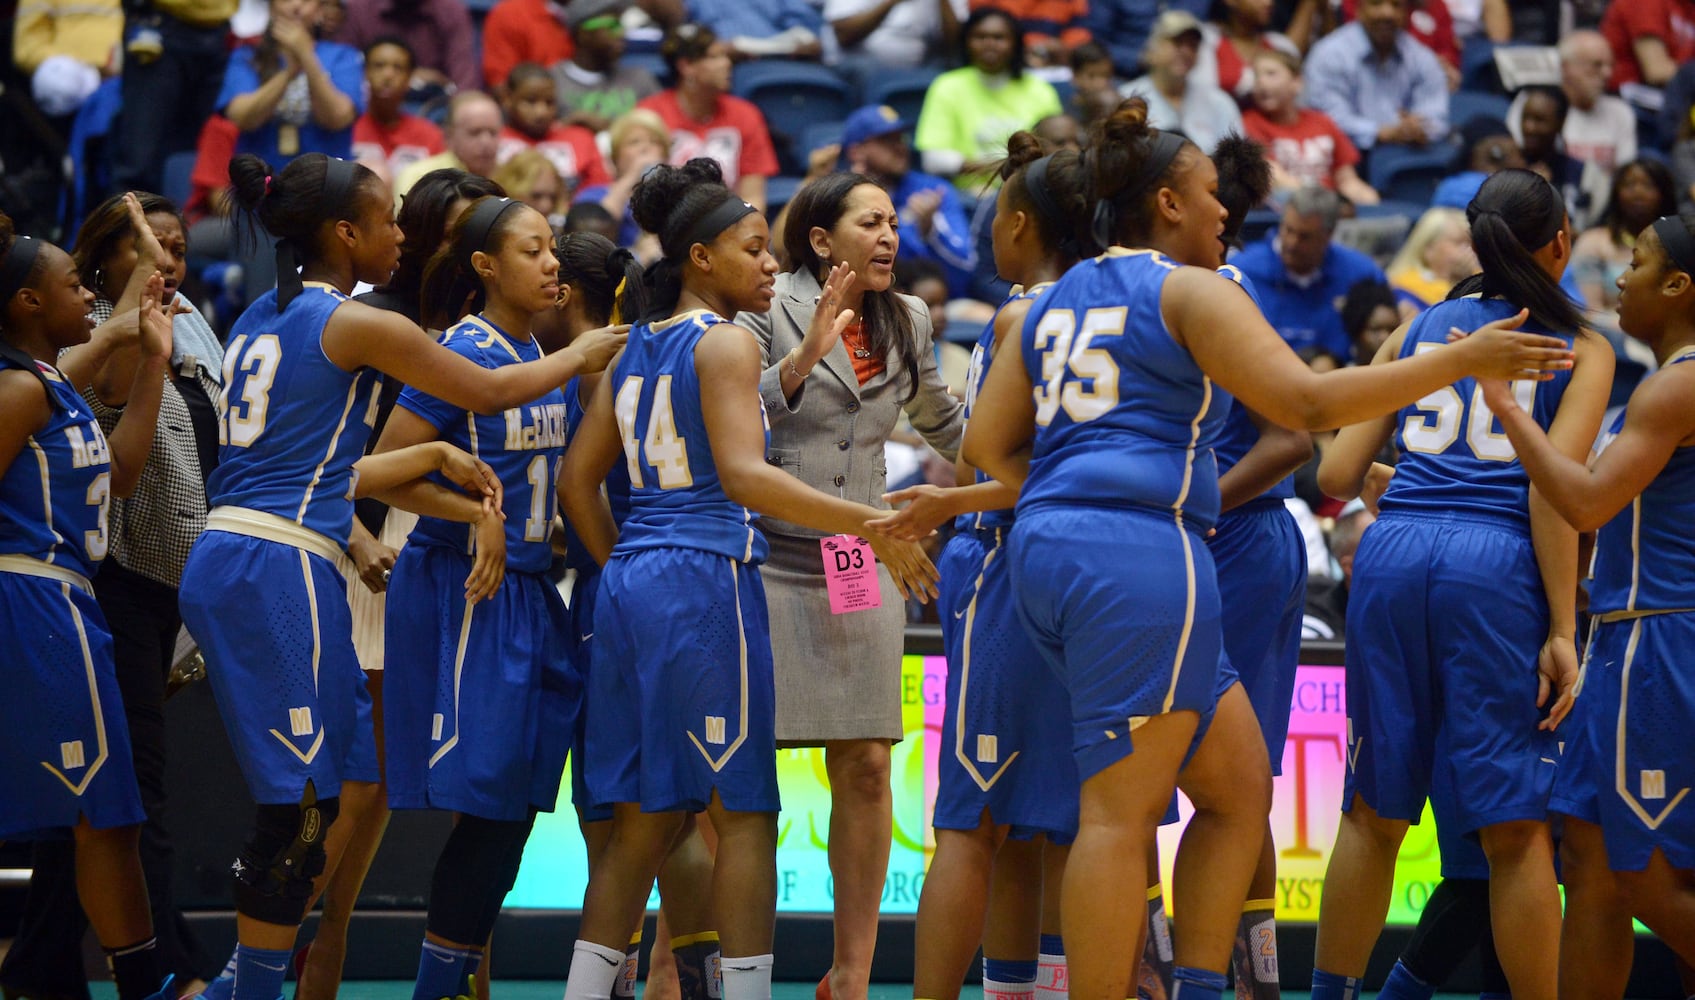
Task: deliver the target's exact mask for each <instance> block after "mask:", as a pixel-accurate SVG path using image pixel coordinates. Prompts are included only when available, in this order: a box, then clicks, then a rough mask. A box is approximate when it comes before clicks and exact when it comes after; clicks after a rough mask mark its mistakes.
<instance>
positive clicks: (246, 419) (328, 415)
mask: <svg viewBox="0 0 1695 1000" xmlns="http://www.w3.org/2000/svg"><path fill="white" fill-rule="evenodd" d="M346 301H347V296H345V295H343V294H341V293H340V292H339V291H337V290H336V289H335V288H334V287H332V286H330V285H327V284H324V283H323V282H318V281H308V282H306V287H305V290H304V291H302V292H301V293H300V294H299V295H297V296H295V298H294V301H292V302H290V303H289V304H288V308H287V309H283V310H281V311H278V309H277V293H276V290H275V289H272V290H271V291H269V292H266V293H265V294H264V295H261V296H259V298H258V300H257V301H255V302H254V303H253V304H252V305H250V306H248V307H247V311H246V312H243V313H242V314H241V318H239V319H237V320H236V321H235V326H234V328H232V329H231V330H230V339H229V348H228V349H227V350H226V351H225V352H224V391H223V393H222V394H221V395H220V396H219V397H218V415H219V420H218V444H219V445H220V448H219V453H218V468H217V470H216V471H214V472H213V473H212V476H211V478H210V479H209V480H208V481H207V484H206V498H207V500H208V501H210V502H211V505H212V506H214V507H220V506H223V507H245V508H248V509H249V510H257V511H263V512H265V513H267V514H274V515H276V516H277V517H281V518H285V519H287V520H290V521H293V522H294V523H296V524H298V525H300V526H302V527H304V528H307V529H309V530H311V531H315V532H317V533H318V534H320V535H323V536H325V537H327V538H329V539H330V540H331V541H334V542H335V543H336V544H337V545H338V546H345V545H346V544H347V539H348V536H349V535H350V534H351V533H352V531H353V463H354V462H357V461H358V460H359V458H360V457H361V456H362V455H364V453H365V445H366V443H367V442H368V441H369V440H370V436H371V426H372V425H373V424H374V423H375V421H376V416H377V389H378V387H379V386H380V385H381V384H382V376H381V375H380V374H378V373H377V372H376V371H375V370H374V369H369V368H367V369H362V370H360V371H358V372H346V371H343V370H342V369H341V368H340V367H338V366H337V365H336V363H335V362H333V361H331V360H330V359H329V357H328V356H326V355H325V354H324V341H323V337H324V327H325V326H326V325H328V323H329V321H330V314H331V313H333V312H335V310H336V309H337V308H338V307H339V306H340V305H341V304H342V303H343V302H346Z"/></svg>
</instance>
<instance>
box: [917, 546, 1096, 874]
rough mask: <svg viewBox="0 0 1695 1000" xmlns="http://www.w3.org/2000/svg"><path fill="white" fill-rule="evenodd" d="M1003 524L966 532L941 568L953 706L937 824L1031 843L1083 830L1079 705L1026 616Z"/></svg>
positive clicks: (946, 720)
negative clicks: (1076, 737)
mask: <svg viewBox="0 0 1695 1000" xmlns="http://www.w3.org/2000/svg"><path fill="white" fill-rule="evenodd" d="M1004 535H1005V530H1004V529H983V530H978V531H969V530H961V531H958V532H955V533H954V536H953V537H952V538H951V539H949V540H948V543H947V547H946V548H945V549H943V550H942V557H941V559H940V560H938V565H937V568H938V570H940V573H941V599H940V600H939V601H938V602H937V606H938V610H939V613H940V615H941V619H942V635H943V639H944V641H945V644H946V648H947V660H948V675H947V704H946V714H945V715H944V716H943V717H942V743H941V753H940V754H939V755H938V765H937V773H936V782H937V790H936V809H935V827H936V829H938V830H975V829H976V828H977V826H978V823H979V821H980V820H981V818H982V816H983V814H984V813H985V812H987V813H988V815H989V818H990V820H991V821H992V822H994V823H996V824H998V825H1001V826H1010V827H1011V828H1012V832H1011V836H1013V837H1016V838H1020V839H1027V838H1029V837H1032V836H1035V835H1037V834H1046V835H1047V836H1048V837H1049V838H1050V839H1052V840H1054V841H1055V842H1057V843H1070V842H1071V840H1072V839H1073V838H1075V837H1076V836H1077V804H1078V794H1079V793H1078V787H1077V762H1076V761H1075V760H1073V759H1072V756H1071V706H1070V704H1069V703H1068V701H1067V699H1066V695H1065V689H1064V688H1062V687H1061V686H1060V683H1059V678H1057V677H1055V676H1054V674H1053V671H1052V670H1049V669H1048V665H1047V662H1046V661H1045V660H1044V659H1043V658H1042V654H1041V651H1040V650H1038V649H1037V648H1036V646H1035V643H1033V642H1031V641H1030V636H1029V633H1028V632H1026V631H1025V628H1024V623H1023V622H1021V621H1019V619H1018V612H1017V609H1016V608H1015V607H1014V602H1013V596H1012V577H1011V573H1010V572H1009V571H1008V568H1007V550H1006V544H1005V540H1004Z"/></svg>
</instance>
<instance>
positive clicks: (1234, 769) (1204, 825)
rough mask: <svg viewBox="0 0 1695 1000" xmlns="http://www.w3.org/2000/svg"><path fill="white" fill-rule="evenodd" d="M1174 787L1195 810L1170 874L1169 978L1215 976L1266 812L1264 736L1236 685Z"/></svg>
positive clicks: (1222, 966)
mask: <svg viewBox="0 0 1695 1000" xmlns="http://www.w3.org/2000/svg"><path fill="white" fill-rule="evenodd" d="M1177 784H1178V787H1180V788H1182V789H1183V793H1184V794H1185V795H1187V796H1188V797H1189V801H1190V802H1191V803H1192V804H1193V805H1194V807H1195V815H1194V816H1193V817H1191V818H1190V820H1189V825H1188V827H1186V828H1185V829H1184V831H1183V840H1182V842H1181V844H1180V845H1179V846H1178V850H1177V858H1176V861H1175V863H1174V871H1173V873H1172V897H1173V901H1174V905H1175V910H1176V912H1177V913H1178V914H1180V916H1181V919H1182V921H1183V929H1182V932H1181V933H1179V934H1178V935H1177V936H1176V940H1175V945H1176V949H1175V952H1176V967H1177V971H1176V972H1175V973H1174V975H1175V977H1176V978H1178V979H1181V978H1182V977H1183V975H1184V972H1183V970H1185V969H1199V970H1204V971H1206V972H1214V973H1217V974H1219V975H1220V976H1223V975H1224V973H1225V971H1226V970H1227V969H1228V968H1229V967H1230V953H1231V948H1232V947H1233V945H1234V944H1235V941H1236V927H1237V925H1238V924H1239V923H1240V922H1241V917H1242V904H1243V902H1245V901H1246V900H1247V898H1248V886H1249V884H1250V883H1251V882H1252V881H1253V876H1254V869H1255V867H1256V866H1257V865H1258V864H1259V861H1260V851H1261V847H1262V845H1263V844H1264V841H1265V828H1266V823H1267V822H1268V817H1269V816H1270V814H1271V764H1270V763H1269V761H1268V759H1267V757H1266V752H1265V737H1264V736H1262V735H1260V729H1259V721H1258V719H1257V718H1256V717H1255V716H1254V709H1253V706H1252V705H1250V704H1249V703H1248V696H1247V693H1246V692H1245V691H1244V690H1243V689H1242V685H1240V684H1233V685H1231V686H1230V688H1229V689H1228V690H1226V691H1225V692H1224V694H1223V696H1222V697H1220V698H1219V699H1218V707H1217V709H1216V710H1215V712H1214V715H1213V720H1212V724H1211V725H1210V726H1209V727H1208V728H1207V732H1206V736H1205V737H1204V738H1203V739H1202V740H1201V745H1200V746H1199V747H1198V748H1197V749H1196V751H1195V755H1194V757H1192V758H1191V759H1190V761H1189V763H1188V766H1186V767H1184V768H1183V771H1182V773H1181V774H1179V775H1178V776H1177ZM1138 884H1139V883H1138Z"/></svg>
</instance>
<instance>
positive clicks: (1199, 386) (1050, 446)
mask: <svg viewBox="0 0 1695 1000" xmlns="http://www.w3.org/2000/svg"><path fill="white" fill-rule="evenodd" d="M1177 267H1178V265H1177V264H1176V263H1174V262H1172V261H1171V260H1170V259H1168V258H1166V257H1164V256H1163V255H1161V254H1158V253H1155V252H1153V251H1151V250H1126V249H1123V248H1121V247H1114V248H1112V249H1111V250H1108V251H1107V252H1106V253H1105V254H1103V255H1101V256H1099V257H1096V258H1094V259H1093V260H1086V261H1083V262H1082V263H1080V264H1078V265H1077V266H1075V267H1073V268H1072V269H1071V270H1070V271H1068V272H1066V274H1065V276H1064V277H1062V278H1060V279H1059V281H1057V282H1055V283H1054V284H1053V285H1052V287H1050V288H1049V289H1048V291H1047V294H1045V295H1043V296H1042V297H1041V298H1040V299H1039V300H1038V301H1037V302H1036V304H1035V305H1034V306H1032V307H1031V309H1030V313H1029V315H1028V316H1026V317H1025V320H1024V329H1023V331H1022V333H1021V336H1020V345H1021V347H1022V349H1023V352H1024V366H1025V368H1026V369H1027V370H1028V371H1029V373H1030V381H1031V383H1032V385H1033V392H1034V394H1035V399H1036V437H1035V442H1034V448H1033V451H1032V454H1031V459H1030V474H1029V477H1028V478H1027V479H1026V480H1025V483H1024V488H1023V490H1022V491H1021V492H1020V495H1019V498H1018V508H1017V509H1018V513H1019V516H1023V514H1024V512H1025V511H1026V510H1029V509H1032V508H1035V507H1038V506H1040V505H1042V504H1045V503H1059V504H1066V505H1085V506H1095V507H1135V508H1146V509H1152V510H1161V511H1173V512H1175V513H1177V514H1178V515H1179V516H1180V517H1181V518H1182V520H1183V522H1184V523H1185V524H1186V525H1188V526H1189V527H1191V528H1195V529H1199V530H1205V529H1207V528H1209V527H1211V526H1212V524H1213V522H1214V521H1216V520H1217V519H1218V466H1217V463H1216V462H1215V461H1214V459H1213V454H1212V445H1213V441H1214V439H1215V438H1216V437H1217V436H1218V432H1219V428H1220V426H1221V425H1222V424H1223V422H1224V416H1225V413H1226V411H1227V409H1228V406H1229V402H1228V397H1227V396H1226V395H1225V394H1224V393H1223V392H1222V391H1220V390H1219V389H1217V388H1216V387H1215V386H1214V385H1213V384H1212V380H1211V379H1209V378H1208V377H1207V376H1206V373H1204V372H1202V371H1201V369H1200V366H1199V365H1197V364H1196V363H1195V360H1194V358H1192V357H1190V356H1189V352H1188V351H1187V350H1186V349H1185V348H1184V347H1183V346H1182V345H1181V344H1179V343H1178V342H1177V341H1176V340H1174V339H1172V336H1171V332H1170V331H1169V330H1167V329H1166V326H1165V318H1164V316H1163V314H1162V313H1161V312H1160V293H1161V289H1162V288H1163V287H1164V285H1165V279H1166V278H1167V277H1169V276H1170V275H1171V274H1172V273H1173V272H1174V271H1175V270H1176V269H1177ZM1229 294H1232V295H1234V294H1238V293H1237V292H1233V291H1232V292H1229ZM1243 294H1245V293H1243Z"/></svg>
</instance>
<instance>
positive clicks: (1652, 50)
mask: <svg viewBox="0 0 1695 1000" xmlns="http://www.w3.org/2000/svg"><path fill="white" fill-rule="evenodd" d="M1601 34H1603V35H1605V36H1606V37H1607V44H1608V45H1611V46H1612V49H1613V78H1612V80H1611V81H1609V84H1610V86H1611V87H1612V88H1613V89H1614V90H1617V89H1618V88H1619V87H1622V86H1624V85H1625V84H1627V83H1641V84H1646V85H1648V86H1650V87H1664V86H1665V85H1666V84H1667V83H1668V82H1669V81H1670V80H1671V78H1672V75H1673V74H1675V73H1676V72H1677V67H1678V66H1679V65H1681V64H1683V63H1686V62H1689V61H1690V60H1692V59H1695V0H1613V2H1612V3H1611V4H1608V5H1607V12H1606V14H1604V15H1602V17H1601Z"/></svg>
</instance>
